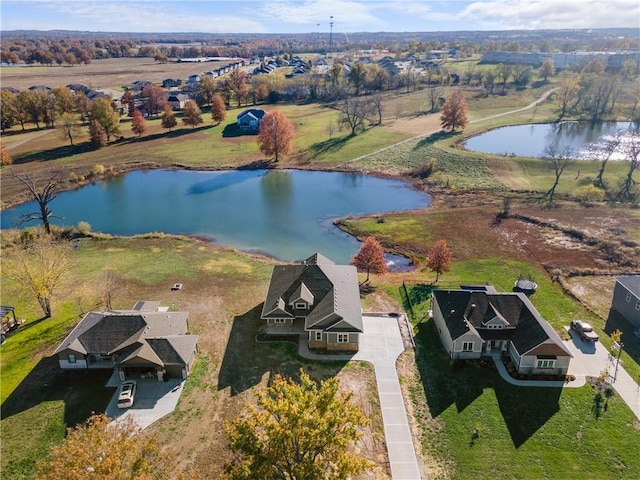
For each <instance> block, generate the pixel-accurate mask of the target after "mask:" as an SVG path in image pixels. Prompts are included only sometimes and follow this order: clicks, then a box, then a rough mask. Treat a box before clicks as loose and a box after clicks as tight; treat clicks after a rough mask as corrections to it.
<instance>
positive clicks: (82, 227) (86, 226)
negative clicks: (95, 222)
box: [77, 221, 91, 233]
mask: <svg viewBox="0 0 640 480" xmlns="http://www.w3.org/2000/svg"><path fill="white" fill-rule="evenodd" d="M77 228H78V231H79V232H81V233H89V232H90V231H91V224H90V223H89V222H82V221H80V222H78V227H77Z"/></svg>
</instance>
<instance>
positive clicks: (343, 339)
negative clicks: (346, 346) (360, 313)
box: [338, 333, 349, 343]
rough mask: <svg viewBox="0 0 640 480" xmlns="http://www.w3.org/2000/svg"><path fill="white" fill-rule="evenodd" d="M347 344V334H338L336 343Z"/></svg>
mask: <svg viewBox="0 0 640 480" xmlns="http://www.w3.org/2000/svg"><path fill="white" fill-rule="evenodd" d="M348 342H349V334H348V333H339V334H338V343H348Z"/></svg>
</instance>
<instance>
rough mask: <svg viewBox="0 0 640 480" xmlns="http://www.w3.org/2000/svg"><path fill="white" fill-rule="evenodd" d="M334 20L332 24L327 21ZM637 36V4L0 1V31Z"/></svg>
mask: <svg viewBox="0 0 640 480" xmlns="http://www.w3.org/2000/svg"><path fill="white" fill-rule="evenodd" d="M331 17H333V18H331ZM330 22H333V27H332V30H333V32H336V33H338V32H345V33H348V32H435V31H455V30H517V29H525V30H533V29H557V28H603V27H632V28H633V27H634V28H640V1H638V0H476V1H467V0H448V1H441V0H173V1H166V2H165V1H163V0H128V1H121V0H0V30H2V31H7V30H77V31H93V32H141V33H142V32H204V33H309V32H313V33H315V32H328V31H329V30H330Z"/></svg>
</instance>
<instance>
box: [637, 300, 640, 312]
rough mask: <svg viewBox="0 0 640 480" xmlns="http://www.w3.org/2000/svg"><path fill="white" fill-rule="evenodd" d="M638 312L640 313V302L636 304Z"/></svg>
mask: <svg viewBox="0 0 640 480" xmlns="http://www.w3.org/2000/svg"><path fill="white" fill-rule="evenodd" d="M636 310H638V311H640V300H638V301H637V302H636Z"/></svg>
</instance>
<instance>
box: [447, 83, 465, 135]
mask: <svg viewBox="0 0 640 480" xmlns="http://www.w3.org/2000/svg"><path fill="white" fill-rule="evenodd" d="M467 112H468V107H467V101H466V100H465V98H464V95H463V94H462V92H461V91H460V90H456V91H455V92H453V93H452V94H451V95H450V96H449V98H448V99H447V101H446V102H444V105H443V107H442V114H441V115H440V124H441V125H442V128H445V129H446V128H449V129H451V131H454V130H455V129H456V127H460V128H464V127H465V126H466V125H467V123H468V122H469V118H468V117H467Z"/></svg>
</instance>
